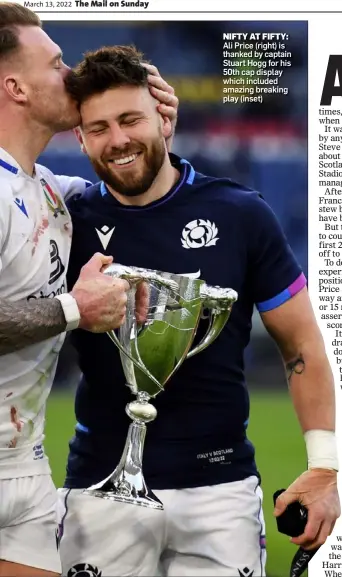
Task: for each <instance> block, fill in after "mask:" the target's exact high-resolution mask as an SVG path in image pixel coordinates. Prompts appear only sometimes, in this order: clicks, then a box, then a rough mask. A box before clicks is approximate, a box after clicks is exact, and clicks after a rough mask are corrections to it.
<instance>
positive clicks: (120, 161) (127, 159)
mask: <svg viewBox="0 0 342 577" xmlns="http://www.w3.org/2000/svg"><path fill="white" fill-rule="evenodd" d="M139 154H141V153H140V152H138V153H135V154H130V155H129V156H124V157H123V158H109V159H108V164H115V166H127V165H128V164H132V163H133V162H134V161H135V160H136V159H137V158H138V156H139Z"/></svg>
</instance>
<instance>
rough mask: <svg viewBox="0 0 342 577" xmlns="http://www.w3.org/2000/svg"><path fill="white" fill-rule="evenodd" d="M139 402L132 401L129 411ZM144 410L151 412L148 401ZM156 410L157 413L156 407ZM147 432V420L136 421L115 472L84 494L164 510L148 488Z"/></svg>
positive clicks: (131, 425)
mask: <svg viewBox="0 0 342 577" xmlns="http://www.w3.org/2000/svg"><path fill="white" fill-rule="evenodd" d="M135 405H139V403H130V405H128V407H127V412H129V409H130V410H131V411H132V408H133V409H135V408H136V407H135ZM148 407H152V405H147V409H148ZM138 408H139V407H138ZM143 409H144V411H147V409H146V404H145V405H144V406H143ZM152 409H154V412H156V410H155V408H154V407H152ZM150 413H151V414H152V411H151V410H150V411H149V414H150ZM132 414H133V411H132ZM153 414H154V413H153ZM145 418H146V417H145ZM145 433H146V425H145V423H142V422H138V421H133V423H131V424H130V427H129V430H128V435H127V439H126V444H125V448H124V451H123V454H122V456H121V459H120V463H119V465H118V466H117V468H116V469H115V471H114V472H113V473H112V474H111V475H109V477H107V478H106V479H104V480H103V481H101V482H100V483H97V484H95V485H92V486H91V487H88V489H85V490H84V491H83V493H84V494H85V495H90V496H91V497H98V498H100V499H107V500H108V501H113V502H115V501H116V502H119V503H130V504H132V505H140V506H141V507H149V508H150V509H161V510H163V509H164V507H163V503H162V502H161V501H160V500H159V499H158V497H156V495H155V494H154V493H153V492H152V491H151V489H149V488H148V487H147V485H146V483H145V479H144V475H143V472H142V451H143V446H144V439H145Z"/></svg>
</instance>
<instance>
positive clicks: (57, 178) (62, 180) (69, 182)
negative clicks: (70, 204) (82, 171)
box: [36, 164, 92, 201]
mask: <svg viewBox="0 0 342 577" xmlns="http://www.w3.org/2000/svg"><path fill="white" fill-rule="evenodd" d="M36 171H37V173H38V174H39V176H40V177H41V178H43V179H44V180H46V181H47V182H48V183H49V184H51V186H52V187H53V188H54V190H55V191H56V192H58V193H59V194H60V195H61V196H62V197H63V198H64V200H65V201H67V200H68V199H70V198H71V197H73V196H74V195H79V194H82V193H83V192H84V191H85V190H86V189H87V188H88V187H89V186H91V185H92V183H91V182H89V181H88V180H85V179H84V178H81V177H80V176H66V175H61V174H53V172H51V170H49V169H48V168H47V167H46V166H43V165H41V164H36Z"/></svg>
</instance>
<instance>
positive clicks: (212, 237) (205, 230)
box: [181, 218, 219, 249]
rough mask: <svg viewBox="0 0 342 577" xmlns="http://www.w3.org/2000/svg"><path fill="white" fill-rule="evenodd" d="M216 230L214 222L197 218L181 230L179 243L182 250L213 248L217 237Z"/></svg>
mask: <svg viewBox="0 0 342 577" xmlns="http://www.w3.org/2000/svg"><path fill="white" fill-rule="evenodd" d="M217 234H218V229H217V226H216V225H215V223H214V222H210V220H203V219H202V218H198V219H197V220H192V221H191V222H188V224H187V225H185V227H184V228H183V231H182V238H181V243H182V246H183V248H186V249H189V248H202V247H204V246H215V245H216V243H217V241H218V240H219V237H218V236H217Z"/></svg>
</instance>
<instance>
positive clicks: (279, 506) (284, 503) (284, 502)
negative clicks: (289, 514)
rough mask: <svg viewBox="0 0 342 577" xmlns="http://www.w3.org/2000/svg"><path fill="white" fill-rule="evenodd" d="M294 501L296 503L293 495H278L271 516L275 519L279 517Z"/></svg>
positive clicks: (286, 493) (285, 492)
mask: <svg viewBox="0 0 342 577" xmlns="http://www.w3.org/2000/svg"><path fill="white" fill-rule="evenodd" d="M294 501H296V496H295V494H294V493H289V492H288V491H284V493H282V494H281V495H279V497H278V499H277V500H276V502H275V507H274V511H273V515H274V516H275V517H279V515H281V514H282V513H284V511H285V510H286V508H287V507H288V505H290V504H291V503H293V502H294Z"/></svg>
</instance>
